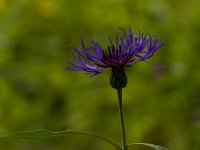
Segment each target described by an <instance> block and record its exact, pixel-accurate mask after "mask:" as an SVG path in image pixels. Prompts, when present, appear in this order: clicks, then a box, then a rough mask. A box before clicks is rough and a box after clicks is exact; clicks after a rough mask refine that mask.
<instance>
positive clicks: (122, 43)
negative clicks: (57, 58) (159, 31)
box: [67, 28, 165, 88]
mask: <svg viewBox="0 0 200 150" xmlns="http://www.w3.org/2000/svg"><path fill="white" fill-rule="evenodd" d="M120 29H121V30H122V31H123V33H124V34H123V36H120V37H119V36H118V35H116V43H115V44H113V42H112V41H111V40H110V45H109V46H108V47H107V49H104V48H102V47H101V45H100V44H99V43H98V42H96V41H92V44H91V45H89V46H88V47H86V46H85V44H84V41H83V39H82V49H78V48H74V51H75V52H76V55H75V54H74V53H73V55H74V58H75V61H76V62H75V63H72V62H69V61H67V62H68V63H69V64H71V65H72V66H73V67H72V68H67V69H68V70H73V71H85V72H86V73H88V74H90V75H91V76H93V75H96V74H99V73H101V72H103V71H105V70H107V69H109V68H111V69H112V73H111V78H110V82H111V85H112V87H113V88H123V87H125V86H126V83H127V78H126V74H125V72H124V67H125V66H130V65H132V64H135V63H137V62H139V61H145V60H146V59H148V58H150V57H152V56H153V54H154V52H156V51H157V50H159V49H160V48H161V46H162V45H163V44H164V43H165V40H164V41H162V42H160V43H159V42H158V39H157V38H156V37H152V36H151V35H150V34H149V33H146V34H144V33H142V34H140V32H139V33H138V34H133V33H132V30H131V28H129V31H128V33H126V31H125V30H124V29H122V28H120ZM122 80H123V81H122ZM113 84H116V85H113Z"/></svg>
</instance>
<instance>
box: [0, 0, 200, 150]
mask: <svg viewBox="0 0 200 150" xmlns="http://www.w3.org/2000/svg"><path fill="white" fill-rule="evenodd" d="M199 14H200V1H199V0H190V1H188V0H182V1H181V2H180V1H178V0H177V1H176V0H106V1H104V0H0V135H3V134H6V133H9V132H17V131H27V130H37V129H48V130H52V131H58V130H65V129H73V130H83V131H93V132H95V133H98V134H100V135H103V136H106V137H110V138H111V139H113V140H114V141H116V142H118V143H120V141H121V138H120V137H121V135H120V127H119V118H118V110H117V99H116V98H117V95H116V91H115V90H113V89H112V88H111V87H110V85H109V75H110V72H109V71H107V72H105V73H103V74H101V75H98V76H95V77H89V76H88V75H85V74H84V73H81V72H71V71H66V70H65V68H66V67H69V65H68V64H67V63H66V59H69V60H71V61H73V58H72V55H71V51H72V48H71V46H72V45H74V46H77V47H80V46H81V44H80V39H81V38H82V37H84V39H85V42H86V43H87V44H89V43H90V42H91V39H95V40H97V41H99V42H100V43H102V46H104V47H106V45H107V44H108V39H107V37H108V36H110V37H111V39H113V40H114V39H115V34H116V33H117V32H118V33H119V34H122V33H121V31H120V30H119V28H118V27H119V26H120V27H123V28H125V29H126V30H127V29H128V27H129V26H131V27H132V29H133V32H134V33H137V32H138V30H140V31H144V32H149V33H151V34H152V35H155V36H157V37H158V39H160V41H161V40H163V39H167V42H166V43H165V45H164V46H163V47H162V49H161V50H160V51H159V52H157V53H156V54H155V55H154V57H153V58H151V59H150V60H149V61H150V62H152V63H155V64H159V65H162V66H164V67H162V68H157V67H155V66H153V65H150V64H148V63H145V62H140V63H138V64H136V65H134V66H132V67H131V68H128V69H127V76H128V81H129V83H128V85H127V87H126V88H125V89H124V90H123V94H124V100H123V102H124V109H125V122H126V130H127V140H128V142H129V143H130V142H149V143H154V144H158V145H163V146H165V147H168V148H169V149H174V150H188V149H190V150H199V149H200V61H199V56H200V44H199V42H200V18H199ZM0 149H2V150H27V149H28V150H35V149H37V150H102V149H104V150H108V149H109V150H112V149H113V147H112V146H110V145H108V144H107V143H105V142H102V141H99V140H97V139H94V138H91V137H75V136H70V137H63V138H58V139H52V140H44V141H29V142H27V141H16V140H11V139H1V140H0ZM132 149H138V150H144V149H148V148H146V147H142V146H133V147H131V148H130V150H132Z"/></svg>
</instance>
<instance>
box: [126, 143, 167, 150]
mask: <svg viewBox="0 0 200 150" xmlns="http://www.w3.org/2000/svg"><path fill="white" fill-rule="evenodd" d="M131 145H145V146H148V147H151V148H153V149H155V150H167V148H164V147H162V146H159V145H155V144H150V143H131V144H128V146H131Z"/></svg>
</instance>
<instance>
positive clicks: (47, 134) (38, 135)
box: [0, 129, 121, 150]
mask: <svg viewBox="0 0 200 150" xmlns="http://www.w3.org/2000/svg"><path fill="white" fill-rule="evenodd" d="M69 135H81V136H92V137H96V138H98V139H100V140H102V141H105V142H107V143H110V144H111V145H113V146H114V147H115V148H116V149H117V150H121V147H120V146H119V145H118V144H116V143H114V142H113V141H111V140H110V139H107V138H105V137H103V136H100V135H97V134H95V133H91V132H83V131H73V130H66V131H59V132H51V131H48V130H45V129H42V130H36V131H25V132H17V133H9V134H7V135H3V136H0V138H14V139H18V140H45V139H52V138H58V137H63V136H69Z"/></svg>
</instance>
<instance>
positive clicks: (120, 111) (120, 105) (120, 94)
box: [117, 88, 128, 150]
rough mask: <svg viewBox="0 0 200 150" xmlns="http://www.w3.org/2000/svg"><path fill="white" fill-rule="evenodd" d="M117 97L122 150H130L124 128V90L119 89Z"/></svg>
mask: <svg viewBox="0 0 200 150" xmlns="http://www.w3.org/2000/svg"><path fill="white" fill-rule="evenodd" d="M117 95H118V107H119V117H120V123H121V134H122V150H128V147H127V144H126V132H125V126H124V113H123V107H122V88H119V89H117Z"/></svg>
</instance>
